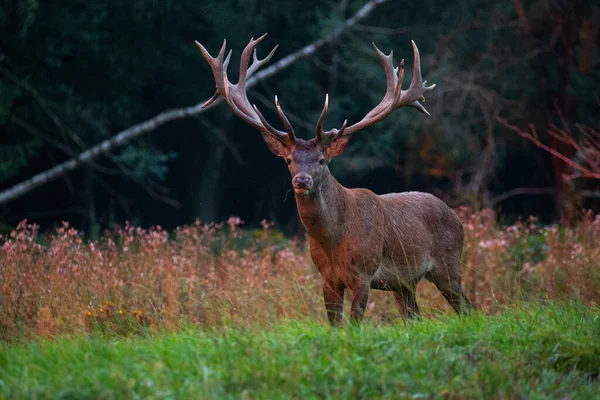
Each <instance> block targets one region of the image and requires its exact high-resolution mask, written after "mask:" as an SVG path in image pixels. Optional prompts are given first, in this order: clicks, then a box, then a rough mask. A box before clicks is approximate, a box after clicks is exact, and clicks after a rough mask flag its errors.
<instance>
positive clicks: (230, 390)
mask: <svg viewBox="0 0 600 400" xmlns="http://www.w3.org/2000/svg"><path fill="white" fill-rule="evenodd" d="M457 212H458V214H459V215H460V217H461V219H462V221H463V225H464V228H465V247H464V254H463V265H464V276H463V284H464V287H465V293H466V294H467V296H468V297H469V299H470V300H471V302H472V303H473V305H474V306H475V307H476V309H477V311H476V312H474V313H473V314H472V315H470V316H467V317H462V318H459V317H457V316H455V315H453V314H452V312H451V311H450V308H449V306H448V305H447V303H446V302H445V300H444V299H443V298H442V297H441V295H440V294H439V292H438V291H437V289H435V287H434V286H433V285H431V284H430V283H428V282H423V283H421V284H420V285H419V287H418V291H417V294H418V301H419V304H420V306H421V309H422V312H423V318H422V319H421V320H417V321H409V322H403V321H400V320H398V313H397V310H396V309H395V305H394V303H393V298H392V296H390V295H389V294H388V293H385V292H378V291H374V292H372V295H371V297H370V300H369V305H368V307H367V314H366V316H365V322H364V324H363V325H362V326H359V327H353V326H345V327H344V328H341V329H331V328H329V327H328V326H327V324H326V323H325V312H324V307H323V303H322V299H321V281H320V276H319V274H318V272H317V271H316V269H315V267H314V266H313V265H312V263H311V261H310V256H309V254H308V246H307V244H306V242H305V241H304V240H301V239H288V238H286V237H284V236H283V235H281V234H280V233H279V232H278V231H277V230H275V229H273V226H272V224H270V223H268V222H267V221H263V224H262V226H263V227H262V229H258V230H248V229H243V221H241V220H240V219H239V218H236V217H232V218H230V219H229V220H228V221H227V222H226V223H223V224H215V223H208V224H204V223H201V222H200V221H197V222H196V223H194V224H192V225H189V226H182V227H180V228H177V229H175V230H174V231H172V232H167V231H165V230H164V229H162V228H161V227H153V228H150V229H142V228H139V227H134V226H132V225H130V224H125V225H123V226H114V227H113V228H111V229H110V230H108V231H106V232H105V234H104V235H103V237H102V238H100V239H99V240H88V239H87V238H85V236H84V235H83V233H82V232H79V231H77V230H76V229H74V228H72V227H70V226H68V224H66V223H65V224H63V226H61V227H58V228H57V229H56V230H55V231H54V232H52V233H48V234H40V233H39V227H38V226H36V225H32V224H28V223H27V221H23V222H22V223H20V224H19V226H18V227H17V228H16V229H15V230H14V231H13V232H11V233H10V234H8V235H5V236H3V237H1V238H0V244H1V250H0V398H7V399H8V398H135V397H140V398H199V397H200V398H234V397H235V398H240V397H242V398H285V397H291V398H298V397H302V398H306V397H308V398H323V397H332V398H348V397H361V398H382V397H386V398H569V399H573V398H594V397H596V398H598V397H599V396H600V380H599V374H600V318H599V314H600V309H599V306H598V305H599V300H600V246H599V244H600V216H594V215H593V214H591V213H583V214H582V216H581V218H580V220H579V222H577V224H576V225H574V226H572V227H561V226H557V225H548V226H541V225H540V224H538V222H537V221H536V220H535V218H533V217H530V218H528V219H524V220H522V221H518V222H517V223H515V224H513V225H510V226H503V225H499V224H498V223H497V222H496V220H497V219H496V216H495V215H494V213H493V212H492V211H490V210H483V211H480V212H471V211H469V210H467V209H460V210H457ZM347 303H348V302H347ZM347 305H348V304H347Z"/></svg>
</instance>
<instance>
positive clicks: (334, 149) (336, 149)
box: [325, 136, 350, 159]
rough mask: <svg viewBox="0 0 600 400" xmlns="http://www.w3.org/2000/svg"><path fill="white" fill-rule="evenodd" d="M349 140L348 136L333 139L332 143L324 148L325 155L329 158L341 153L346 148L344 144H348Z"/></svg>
mask: <svg viewBox="0 0 600 400" xmlns="http://www.w3.org/2000/svg"><path fill="white" fill-rule="evenodd" d="M349 140H350V136H342V137H340V138H338V139H336V140H334V141H333V143H331V144H330V145H329V146H327V148H326V149H325V152H326V153H327V156H328V157H329V158H330V159H331V158H333V157H337V156H339V155H340V154H342V153H343V152H344V149H345V148H346V145H347V144H348V141H349Z"/></svg>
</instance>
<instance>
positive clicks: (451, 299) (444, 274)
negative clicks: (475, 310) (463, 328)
mask: <svg viewBox="0 0 600 400" xmlns="http://www.w3.org/2000/svg"><path fill="white" fill-rule="evenodd" d="M461 270H462V268H461V264H460V258H459V257H454V256H452V257H439V258H438V259H437V260H436V265H435V267H434V268H433V269H432V270H431V271H430V272H429V274H428V276H427V279H429V280H430V281H432V282H433V284H434V285H435V286H436V287H437V288H438V290H439V291H440V292H441V293H442V295H443V296H444V298H445V299H446V300H447V301H448V303H450V306H451V307H452V309H453V310H454V311H456V313H457V314H459V315H460V314H465V313H468V312H469V311H470V310H471V302H470V301H469V299H468V298H467V297H466V296H465V294H464V292H463V291H462V283H461Z"/></svg>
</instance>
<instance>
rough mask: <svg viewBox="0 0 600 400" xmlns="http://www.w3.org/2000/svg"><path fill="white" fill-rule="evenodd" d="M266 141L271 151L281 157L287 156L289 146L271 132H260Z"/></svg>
mask: <svg viewBox="0 0 600 400" xmlns="http://www.w3.org/2000/svg"><path fill="white" fill-rule="evenodd" d="M260 133H261V135H262V137H263V139H264V141H265V143H266V144H267V146H269V150H271V153H273V154H275V155H276V156H279V157H285V156H286V155H287V154H288V152H289V150H288V148H287V146H286V145H285V144H284V143H282V142H281V141H280V140H279V139H277V138H276V137H275V136H273V135H272V134H271V133H269V132H263V131H261V132H260Z"/></svg>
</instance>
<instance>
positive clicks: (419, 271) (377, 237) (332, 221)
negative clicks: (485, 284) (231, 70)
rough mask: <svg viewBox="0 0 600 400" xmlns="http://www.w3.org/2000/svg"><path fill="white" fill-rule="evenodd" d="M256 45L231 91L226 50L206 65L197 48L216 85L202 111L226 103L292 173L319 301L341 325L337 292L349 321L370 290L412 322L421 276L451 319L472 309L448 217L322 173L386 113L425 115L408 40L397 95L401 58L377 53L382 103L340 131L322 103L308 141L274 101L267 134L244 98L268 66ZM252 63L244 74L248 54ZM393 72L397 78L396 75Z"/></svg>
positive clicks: (418, 202) (455, 225)
mask: <svg viewBox="0 0 600 400" xmlns="http://www.w3.org/2000/svg"><path fill="white" fill-rule="evenodd" d="M263 38H264V35H263V36H262V37H260V38H259V39H257V40H253V39H251V40H250V43H249V44H248V45H247V46H246V48H245V49H244V51H243V52H242V58H241V62H240V74H239V76H240V78H239V81H238V83H236V84H232V83H231V82H230V81H229V79H228V78H227V64H228V63H229V59H230V56H231V52H230V53H229V55H228V56H227V57H226V58H224V55H225V53H224V51H225V43H223V47H222V48H221V51H220V52H219V55H218V56H217V57H215V58H213V57H212V56H211V55H210V54H209V53H208V52H207V51H206V49H205V48H204V47H203V46H202V45H201V44H200V43H198V42H196V44H197V45H198V47H199V48H200V50H201V51H202V54H203V56H204V58H205V59H206V60H207V61H208V63H209V65H210V66H211V69H212V71H213V75H214V77H215V82H216V88H217V90H216V93H215V95H214V96H213V97H212V98H211V99H210V100H209V101H208V102H207V103H206V104H205V105H204V106H207V105H208V104H210V103H212V102H213V101H215V100H216V99H217V98H218V97H219V96H223V97H225V100H226V101H227V104H228V105H229V107H230V108H231V109H232V111H233V112H234V113H235V114H236V115H237V116H238V117H239V118H241V119H243V120H244V121H246V122H247V123H248V124H250V125H252V126H254V127H255V128H256V129H258V130H259V131H260V132H261V134H262V136H263V139H264V140H265V142H266V144H267V145H268V146H269V149H270V150H271V151H272V152H273V153H274V154H276V155H278V156H280V157H283V158H284V159H285V160H286V162H287V164H288V168H289V170H290V174H291V175H292V186H293V187H294V192H295V198H296V204H297V207H298V214H299V216H300V220H301V221H302V224H303V225H304V227H305V228H306V231H307V232H308V235H309V242H310V253H311V257H312V260H313V262H314V263H315V265H316V266H317V268H318V270H319V272H320V273H321V275H322V277H323V297H324V300H325V307H326V309H327V316H328V318H329V320H330V322H331V323H332V324H337V323H339V321H340V319H341V317H342V311H343V305H344V290H345V289H346V288H347V289H351V290H352V311H351V318H352V320H355V321H359V320H360V319H361V318H362V315H363V313H364V310H365V307H366V305H367V301H368V297H369V291H370V289H381V290H388V291H392V292H393V293H394V297H395V299H396V303H397V305H398V309H399V311H400V313H401V315H402V316H403V317H412V316H415V315H418V313H419V310H418V306H417V302H416V296H415V290H416V285H417V283H418V282H419V281H420V280H421V279H422V278H423V277H425V278H427V279H429V280H431V281H432V282H433V283H434V284H435V285H436V286H437V287H438V289H439V290H440V291H441V292H442V294H443V295H444V297H445V298H446V299H447V300H448V302H449V303H450V305H451V306H452V307H453V308H454V310H455V311H456V312H461V311H462V309H463V307H466V308H469V307H470V304H469V302H468V300H467V299H466V297H465V296H464V295H463V292H462V289H461V263H460V258H461V252H462V246H463V228H462V225H461V223H460V220H459V219H458V217H457V216H456V214H455V213H454V212H453V211H452V210H451V209H450V208H449V207H448V206H447V205H446V204H444V203H443V202H442V201H441V200H440V199H438V198H437V197H435V196H433V195H431V194H427V193H421V192H405V193H390V194H385V195H376V194H375V193H373V192H372V191H370V190H368V189H348V188H345V187H344V186H342V185H341V184H339V183H338V182H337V181H336V179H335V178H334V177H333V176H332V175H331V173H330V172H329V168H328V164H329V163H330V161H331V160H332V159H333V158H334V157H336V156H338V155H339V154H341V153H342V152H343V151H344V148H345V146H346V144H347V143H348V141H349V140H350V138H351V136H352V134H353V133H355V132H357V131H359V130H362V129H365V128H367V127H369V126H370V125H373V124H374V123H376V122H378V121H381V120H382V119H384V118H386V117H387V116H388V115H390V114H391V113H392V112H393V111H394V110H396V109H398V108H401V107H412V108H416V109H417V110H419V111H421V112H422V113H425V114H429V113H428V112H427V111H426V110H425V108H424V107H423V106H422V105H421V103H420V102H419V101H424V97H423V94H424V93H425V92H427V91H429V90H431V89H433V88H434V86H435V85H432V86H426V81H423V80H422V78H421V67H420V57H419V52H418V50H417V47H416V45H415V44H414V42H413V49H414V55H415V65H414V70H413V80H412V82H411V84H410V87H409V88H408V89H407V90H406V91H404V90H402V89H401V86H402V80H403V77H404V60H402V61H401V62H400V66H399V67H398V68H395V67H394V66H393V60H392V54H391V53H390V54H389V55H387V56H386V55H384V54H383V53H382V52H381V51H379V49H377V47H375V50H376V51H377V55H378V56H379V58H380V59H381V61H382V63H383V67H384V70H385V73H386V81H387V89H386V93H385V95H384V97H383V100H381V102H380V103H379V104H378V105H377V106H376V107H375V108H374V109H373V110H371V111H370V112H369V113H368V114H367V115H366V116H365V117H364V118H363V119H362V120H360V121H359V122H357V123H355V124H353V125H350V126H346V125H347V121H344V123H343V124H342V126H341V127H340V129H332V130H329V131H323V129H322V126H323V120H324V118H325V114H326V112H327V108H328V96H327V97H326V98H325V105H324V107H323V111H322V112H321V116H320V117H319V120H318V122H317V129H316V130H317V134H316V137H315V138H313V139H311V140H303V139H299V138H296V135H295V133H294V130H293V128H292V126H291V124H290V122H289V121H288V119H287V118H286V116H285V114H284V113H283V111H282V109H281V107H280V105H279V101H278V100H277V97H275V104H276V108H277V112H278V114H279V117H280V118H281V121H282V123H283V125H284V127H285V132H283V131H280V130H277V129H275V128H273V127H272V126H271V125H270V124H269V123H268V122H267V121H266V120H265V118H264V117H263V115H262V114H261V113H260V111H259V110H258V108H256V106H252V105H250V103H249V101H248V98H247V95H246V89H245V85H246V79H247V78H248V76H250V75H251V74H252V73H254V72H255V71H256V70H257V69H258V67H260V65H262V64H263V63H265V62H267V61H268V60H269V59H270V58H271V56H272V55H273V53H274V51H275V49H274V50H273V51H271V53H270V54H269V55H268V56H267V57H266V58H265V59H263V60H259V59H258V58H257V57H256V49H255V48H256V45H257V44H258V43H259V42H260V41H261V40H262V39H263ZM251 55H253V63H252V65H251V66H250V67H248V64H249V61H250V56H251ZM396 74H397V75H396Z"/></svg>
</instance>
